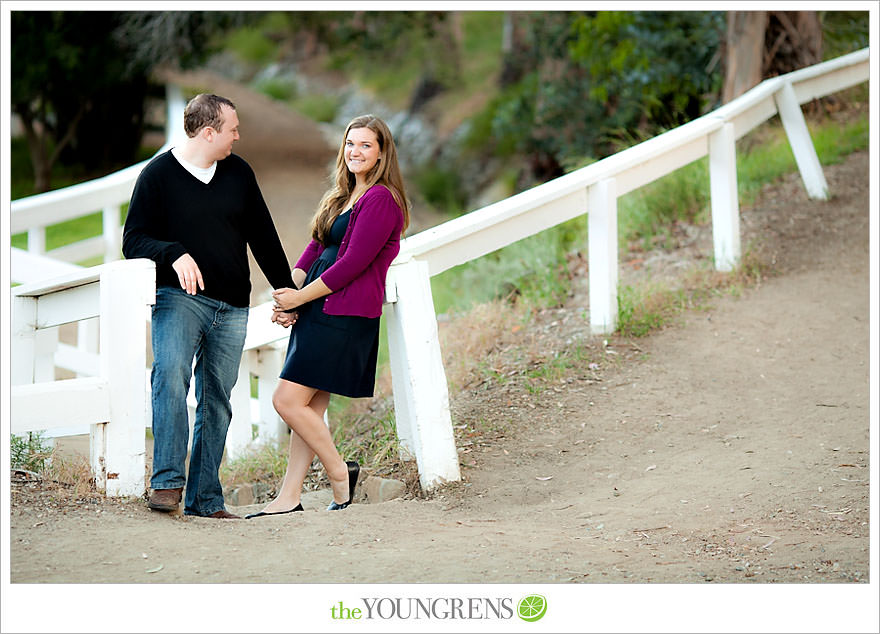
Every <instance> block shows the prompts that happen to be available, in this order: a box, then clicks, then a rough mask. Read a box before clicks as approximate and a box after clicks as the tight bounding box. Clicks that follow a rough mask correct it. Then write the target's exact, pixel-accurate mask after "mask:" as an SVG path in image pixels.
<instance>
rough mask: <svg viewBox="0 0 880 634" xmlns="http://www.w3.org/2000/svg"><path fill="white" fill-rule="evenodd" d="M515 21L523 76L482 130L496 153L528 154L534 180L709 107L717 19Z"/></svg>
mask: <svg viewBox="0 0 880 634" xmlns="http://www.w3.org/2000/svg"><path fill="white" fill-rule="evenodd" d="M520 19H521V20H522V21H523V22H524V24H522V25H521V27H522V28H523V30H524V33H525V34H524V36H523V37H522V43H523V45H524V49H525V50H522V49H517V50H516V51H515V54H516V55H517V56H518V58H519V59H518V62H517V65H518V66H519V67H520V68H524V71H525V72H524V74H523V78H522V79H521V80H520V81H519V82H517V83H516V84H514V85H512V86H510V87H508V88H507V89H506V90H505V91H504V92H503V94H502V95H500V96H499V97H498V98H497V99H496V100H495V102H494V103H493V105H492V107H491V108H490V110H489V111H488V112H487V113H486V114H485V115H484V120H483V122H482V132H483V133H486V132H488V136H489V138H488V139H487V141H488V143H489V145H490V146H492V147H494V148H496V149H497V150H498V151H499V152H501V153H504V152H510V151H515V152H518V153H523V154H525V155H527V156H529V157H530V160H531V169H532V172H533V175H534V176H535V177H536V178H538V179H540V180H544V179H547V178H552V177H554V176H558V175H560V174H561V173H562V172H563V171H564V170H563V165H564V164H566V163H568V162H570V161H572V160H580V159H582V158H583V157H594V158H602V157H603V156H607V155H609V154H612V153H614V152H615V151H617V150H618V149H620V147H621V146H622V145H626V144H627V143H628V141H629V140H630V139H632V138H638V137H643V136H651V135H653V134H656V133H657V132H659V131H662V130H663V129H665V128H669V127H674V126H676V125H680V124H681V123H684V122H686V121H689V120H691V119H693V118H695V117H698V116H700V115H701V114H702V113H703V112H704V111H705V110H706V109H707V108H708V107H709V106H710V105H713V104H714V102H715V99H716V95H717V90H718V87H719V85H720V73H719V69H718V54H719V53H718V51H719V44H720V41H721V39H720V38H721V36H722V34H723V29H724V14H723V13H722V12H696V11H695V12H667V11H652V12H643V11H634V12H618V11H607V12H587V13H569V12H539V13H529V14H525V15H524V16H523V17H521V18H520ZM480 129H481V128H480V125H479V124H478V125H477V127H476V130H478V131H479V130H480ZM478 133H479V132H478Z"/></svg>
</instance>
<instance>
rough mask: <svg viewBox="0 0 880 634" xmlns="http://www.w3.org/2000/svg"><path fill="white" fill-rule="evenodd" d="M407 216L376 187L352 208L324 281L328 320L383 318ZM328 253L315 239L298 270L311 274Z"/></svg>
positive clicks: (380, 188) (386, 193) (390, 197)
mask: <svg viewBox="0 0 880 634" xmlns="http://www.w3.org/2000/svg"><path fill="white" fill-rule="evenodd" d="M402 231H403V212H402V211H401V210H400V207H399V206H398V204H397V203H396V202H395V201H394V197H393V196H392V195H391V192H390V191H389V190H388V189H387V188H386V187H385V186H384V185H373V186H372V187H371V188H370V189H368V190H367V191H366V193H364V195H363V196H361V197H360V199H359V200H358V201H357V202H356V203H355V204H354V207H353V208H352V211H351V217H350V218H349V220H348V228H347V229H346V230H345V235H344V237H343V238H342V242H341V243H340V245H339V254H338V255H337V257H336V262H335V263H334V264H333V265H332V266H331V267H330V268H329V269H327V270H326V271H324V273H322V274H321V279H322V280H323V281H324V284H326V285H327V287H328V288H330V289H331V290H332V291H333V292H332V293H331V294H330V295H328V296H327V297H325V298H324V312H325V313H327V314H328V315H351V316H359V317H379V316H381V315H382V303H383V301H384V300H385V276H386V275H387V273H388V267H390V266H391V261H392V260H393V259H394V258H395V257H397V254H398V253H399V252H400V234H401V232H402ZM323 251H324V246H323V245H322V244H321V243H320V242H318V241H317V240H314V239H313V240H312V241H311V242H310V243H309V244H308V246H307V247H306V248H305V250H304V251H303V252H302V255H301V256H300V257H299V260H297V262H296V265H295V268H298V269H302V270H304V271H308V270H309V267H311V266H312V263H313V262H314V261H315V260H317V259H318V256H320V255H321V253H322V252H323Z"/></svg>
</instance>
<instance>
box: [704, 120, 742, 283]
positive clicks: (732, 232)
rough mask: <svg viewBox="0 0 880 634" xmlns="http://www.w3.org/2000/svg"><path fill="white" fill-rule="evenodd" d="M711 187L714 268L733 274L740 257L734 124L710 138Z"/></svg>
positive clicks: (726, 126)
mask: <svg viewBox="0 0 880 634" xmlns="http://www.w3.org/2000/svg"><path fill="white" fill-rule="evenodd" d="M709 184H710V185H709V186H710V190H711V194H710V195H711V204H712V237H713V240H714V243H715V268H716V269H717V270H719V271H732V270H733V269H734V268H735V267H736V266H737V264H738V263H739V259H740V255H741V246H740V234H739V194H738V193H737V179H736V136H735V134H734V127H733V124H732V123H725V124H724V125H722V126H721V127H720V128H719V129H718V130H716V131H715V132H712V133H711V134H710V135H709Z"/></svg>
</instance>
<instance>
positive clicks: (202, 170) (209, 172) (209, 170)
mask: <svg viewBox="0 0 880 634" xmlns="http://www.w3.org/2000/svg"><path fill="white" fill-rule="evenodd" d="M171 155H172V156H174V158H176V159H177V162H178V163H180V164H181V165H182V166H183V168H184V169H185V170H186V171H187V172H189V173H190V174H192V175H193V176H195V177H196V178H198V179H199V180H200V181H202V182H203V183H205V185H207V184H208V183H210V182H211V179H212V178H214V172H216V171H217V161H214V162H213V163H211V165H209V166H208V167H199V166H198V165H193V164H192V163H190V162H189V161H187V160H185V159H184V158H182V157H181V156H180V150H179V149H178V148H176V147H173V148H171Z"/></svg>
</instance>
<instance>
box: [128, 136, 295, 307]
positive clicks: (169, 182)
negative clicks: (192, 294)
mask: <svg viewBox="0 0 880 634" xmlns="http://www.w3.org/2000/svg"><path fill="white" fill-rule="evenodd" d="M248 245H249V246H250V248H251V252H252V253H253V254H254V259H256V261H257V264H258V265H259V266H260V269H262V271H263V273H264V274H265V275H266V279H268V280H269V283H270V284H271V285H272V286H273V287H274V288H281V287H290V288H292V287H293V281H292V280H291V277H290V265H289V263H288V261H287V257H286V256H285V254H284V249H283V248H282V246H281V240H280V239H279V238H278V232H277V231H276V230H275V224H274V223H273V222H272V217H271V216H270V215H269V209H268V208H267V207H266V203H265V201H264V200H263V195H262V193H261V192H260V188H259V186H258V185H257V179H256V177H255V176H254V172H253V170H252V169H251V167H250V166H249V165H248V164H247V163H246V162H245V161H244V159H242V158H241V157H239V156H236V155H235V154H231V155H229V156H228V157H227V158H225V159H223V160H222V161H217V169H216V171H215V172H214V176H213V178H212V179H211V181H210V182H209V183H207V184H205V183H203V182H202V181H200V180H198V179H197V178H196V177H195V176H193V175H192V174H190V173H189V172H188V171H187V170H186V169H185V168H184V167H183V166H182V165H181V164H180V163H179V162H178V161H177V159H176V158H174V156H173V155H172V154H171V152H170V151H169V152H165V153H163V154H160V155H159V156H157V157H156V158H154V159H153V160H152V161H150V163H149V164H148V165H147V166H146V167H145V168H144V169H143V171H142V172H141V174H140V176H139V177H138V179H137V182H136V183H135V186H134V192H133V193H132V195H131V203H130V205H129V208H128V217H127V219H126V221H125V231H124V233H123V237H122V253H123V255H124V256H125V257H126V258H129V259H132V258H148V259H150V260H153V261H154V262H156V285H157V286H172V287H175V288H180V282H179V281H178V278H177V273H175V271H174V269H173V268H171V265H172V264H173V263H174V261H175V260H177V259H178V258H179V257H180V256H182V255H183V254H184V253H189V254H190V255H191V256H192V258H193V259H194V260H195V262H196V264H197V265H198V267H199V270H200V271H201V272H202V279H203V280H204V282H205V290H204V295H206V296H208V297H211V298H213V299H218V300H220V301H224V302H226V303H228V304H231V305H233V306H248V305H249V304H250V293H251V280H250V267H249V266H248V256H247V246H248ZM198 292H199V293H202V292H203V291H201V290H199V291H198Z"/></svg>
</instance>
